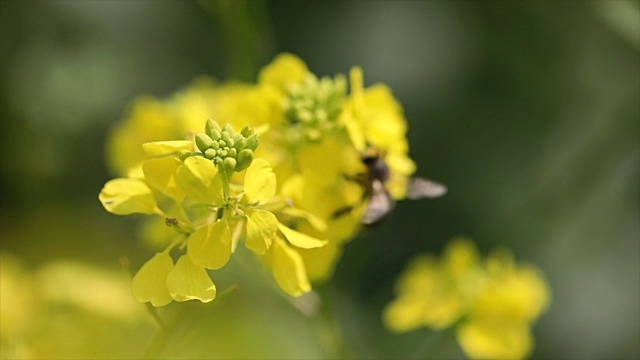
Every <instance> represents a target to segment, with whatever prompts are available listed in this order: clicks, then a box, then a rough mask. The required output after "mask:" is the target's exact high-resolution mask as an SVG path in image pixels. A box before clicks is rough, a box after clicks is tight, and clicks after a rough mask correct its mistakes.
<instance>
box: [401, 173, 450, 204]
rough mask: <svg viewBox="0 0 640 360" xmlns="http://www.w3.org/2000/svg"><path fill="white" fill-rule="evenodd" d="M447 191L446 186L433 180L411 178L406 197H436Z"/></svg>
mask: <svg viewBox="0 0 640 360" xmlns="http://www.w3.org/2000/svg"><path fill="white" fill-rule="evenodd" d="M446 193H447V187H446V186H444V185H442V184H439V183H437V182H435V181H431V180H427V179H423V178H418V177H416V178H411V179H410V180H409V186H408V189H407V198H408V199H411V200H418V199H424V198H436V197H440V196H442V195H444V194H446Z"/></svg>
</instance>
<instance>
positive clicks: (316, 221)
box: [281, 207, 327, 231]
mask: <svg viewBox="0 0 640 360" xmlns="http://www.w3.org/2000/svg"><path fill="white" fill-rule="evenodd" d="M281 213H282V214H285V215H288V216H291V217H294V218H299V219H304V220H306V221H307V222H308V223H309V225H311V226H313V228H314V229H316V230H318V231H326V230H327V223H326V222H325V221H324V220H322V219H320V218H319V217H317V216H315V215H314V214H312V213H310V212H308V211H305V210H302V209H298V208H294V207H285V208H284V209H282V210H281Z"/></svg>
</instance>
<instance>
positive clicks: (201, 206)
mask: <svg viewBox="0 0 640 360" xmlns="http://www.w3.org/2000/svg"><path fill="white" fill-rule="evenodd" d="M259 144H260V138H259V136H258V134H256V133H255V132H254V130H253V128H252V127H250V126H246V127H244V128H243V129H242V130H241V131H240V132H236V131H235V129H234V128H233V127H232V126H231V125H229V124H226V125H225V126H224V127H220V125H218V123H216V122H215V121H212V120H209V121H207V124H206V127H205V132H204V133H197V134H195V135H194V141H193V142H192V141H162V142H153V143H146V144H144V145H143V150H144V151H145V152H146V154H147V155H148V156H151V158H150V159H149V160H146V161H144V162H143V163H142V166H141V169H142V177H141V178H119V179H114V180H111V181H109V182H107V184H105V187H104V188H103V189H102V191H101V193H100V195H99V199H100V201H101V202H102V204H103V205H104V207H105V209H106V210H107V211H110V212H112V213H114V214H117V215H128V214H132V213H141V214H147V215H151V214H156V215H159V216H161V217H163V218H165V222H166V225H167V226H169V227H172V228H173V229H174V230H175V231H176V232H177V234H178V237H177V238H176V239H175V240H174V241H173V242H172V243H171V244H170V245H169V246H168V247H167V248H166V249H165V250H164V251H161V252H159V253H157V254H155V255H154V256H153V257H152V258H151V259H150V260H149V261H148V262H147V263H145V264H144V265H143V266H142V267H141V268H140V270H139V271H138V273H137V274H136V275H135V276H134V279H133V294H134V296H135V298H136V299H137V300H138V301H141V302H150V303H151V304H152V305H154V306H163V305H166V304H168V303H170V302H171V301H173V300H176V301H187V300H193V299H197V300H200V301H202V302H209V301H211V300H213V299H214V298H215V295H216V287H215V284H214V283H213V281H212V280H211V278H210V277H209V275H208V273H207V269H209V270H216V269H220V268H222V267H223V266H225V265H226V263H227V262H228V261H229V259H230V257H231V255H232V253H233V251H234V249H235V247H236V244H237V242H238V241H239V240H240V237H241V235H242V234H243V233H245V234H246V236H245V237H246V241H245V245H246V246H247V247H248V248H249V249H251V250H252V251H253V252H255V253H256V254H257V255H260V256H262V257H264V258H265V263H266V264H267V266H268V267H269V268H270V269H271V270H272V273H273V275H274V277H275V279H276V282H277V283H278V284H279V285H280V286H281V288H282V289H283V290H284V291H285V292H287V293H289V294H290V295H292V296H299V295H302V294H304V293H306V292H308V291H309V290H310V285H309V280H308V277H307V275H306V270H305V268H304V264H303V262H302V260H301V258H300V255H299V254H298V253H297V252H296V249H312V248H317V247H322V246H324V245H325V244H326V240H320V239H317V238H314V237H311V236H309V235H306V234H304V233H302V232H299V231H297V230H295V229H293V228H291V227H289V226H287V225H286V224H284V223H282V222H281V221H279V220H278V218H277V217H276V215H274V213H273V212H272V211H273V210H274V209H275V210H277V209H280V208H282V207H284V206H285V204H284V202H282V201H281V200H280V198H279V197H278V196H276V177H275V174H274V172H273V170H272V169H271V167H270V166H269V164H268V162H267V161H265V160H263V159H254V155H253V154H254V151H255V150H256V149H257V148H258V145H259ZM194 145H195V146H194ZM240 174H244V176H243V177H242V182H241V183H239V182H236V181H235V180H234V179H236V178H237V176H236V175H240ZM163 208H164V210H163ZM299 212H300V213H301V214H302V215H301V216H304V214H305V213H304V212H303V211H299ZM232 229H234V231H233V232H232ZM235 229H244V232H243V231H236V230H235ZM232 234H233V235H232ZM175 248H179V250H182V251H180V252H179V253H180V254H179V256H178V258H177V262H176V263H175V264H174V261H173V257H172V254H171V252H172V250H174V249H175ZM184 249H186V251H184Z"/></svg>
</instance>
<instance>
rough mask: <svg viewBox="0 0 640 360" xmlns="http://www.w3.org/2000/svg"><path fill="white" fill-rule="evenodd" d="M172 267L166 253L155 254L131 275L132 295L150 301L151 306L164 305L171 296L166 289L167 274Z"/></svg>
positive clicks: (142, 300) (139, 299)
mask: <svg viewBox="0 0 640 360" xmlns="http://www.w3.org/2000/svg"><path fill="white" fill-rule="evenodd" d="M172 269H173V260H171V256H169V254H168V253H165V252H162V253H157V254H155V255H154V256H153V257H152V258H151V260H149V261H147V262H146V263H145V264H144V265H142V267H141V268H140V270H138V272H137V273H136V275H135V276H134V277H133V283H132V285H131V287H132V290H133V296H134V297H135V298H136V300H138V301H140V302H151V304H152V305H153V306H164V305H167V304H168V303H170V302H171V301H172V300H173V298H172V297H171V294H170V293H169V289H167V275H169V272H171V270H172Z"/></svg>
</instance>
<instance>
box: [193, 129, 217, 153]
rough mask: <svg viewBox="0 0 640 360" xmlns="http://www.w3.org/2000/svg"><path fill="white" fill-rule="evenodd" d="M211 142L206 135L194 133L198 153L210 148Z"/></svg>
mask: <svg viewBox="0 0 640 360" xmlns="http://www.w3.org/2000/svg"><path fill="white" fill-rule="evenodd" d="M212 143H213V140H211V138H210V137H209V135H207V134H203V133H196V146H197V147H198V149H200V151H202V152H205V151H207V149H208V148H210V147H211V144H212Z"/></svg>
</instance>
